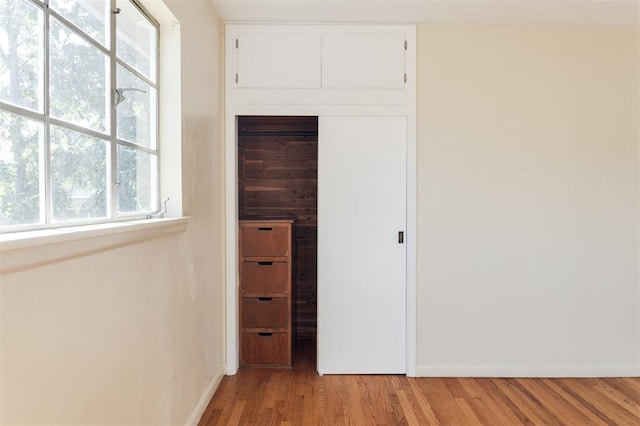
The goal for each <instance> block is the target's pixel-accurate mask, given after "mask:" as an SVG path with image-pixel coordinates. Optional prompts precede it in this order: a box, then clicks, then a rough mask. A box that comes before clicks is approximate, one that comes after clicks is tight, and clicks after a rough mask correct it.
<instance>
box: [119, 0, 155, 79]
mask: <svg viewBox="0 0 640 426" xmlns="http://www.w3.org/2000/svg"><path fill="white" fill-rule="evenodd" d="M116 4H117V7H118V9H120V13H119V14H117V15H116V16H117V17H116V24H117V29H116V40H117V41H116V43H117V56H118V58H120V59H122V60H123V61H124V62H126V63H127V64H128V65H130V66H131V67H133V68H135V69H136V70H137V71H139V72H140V73H141V74H142V75H144V76H145V77H147V78H148V79H149V80H151V81H152V82H154V83H155V82H156V66H157V65H156V56H157V39H158V32H157V29H156V27H155V26H154V25H153V24H152V23H151V22H150V21H149V19H148V18H147V17H146V16H145V15H143V14H142V12H140V10H139V9H138V8H137V7H136V6H135V5H134V4H133V2H132V1H131V0H118V1H117V2H116Z"/></svg>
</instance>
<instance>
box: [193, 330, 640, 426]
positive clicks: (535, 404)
mask: <svg viewBox="0 0 640 426" xmlns="http://www.w3.org/2000/svg"><path fill="white" fill-rule="evenodd" d="M199 424H200V425H250V424H251V425H438V424H439V425H520V424H525V425H531V424H535V425H559V424H560V425H561V424H564V425H588V424H608V425H640V379H637V378H614V379H474V378H408V377H405V376H392V375H389V376H362V375H348V376H323V377H320V376H318V374H317V373H316V370H315V347H314V346H313V342H311V341H306V342H304V341H302V342H299V344H298V347H297V350H296V357H295V361H294V368H293V369H292V370H287V369H244V370H240V371H239V373H238V374H237V375H235V376H227V377H225V378H224V379H223V380H222V383H221V384H220V387H219V388H218V390H217V392H216V394H215V395H214V397H213V399H212V400H211V402H210V403H209V406H208V407H207V409H206V411H205V413H204V415H203V417H202V419H201V420H200V423H199Z"/></svg>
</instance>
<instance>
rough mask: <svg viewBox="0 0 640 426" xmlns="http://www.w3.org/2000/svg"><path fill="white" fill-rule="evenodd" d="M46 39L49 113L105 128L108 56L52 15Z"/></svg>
mask: <svg viewBox="0 0 640 426" xmlns="http://www.w3.org/2000/svg"><path fill="white" fill-rule="evenodd" d="M49 40H50V42H49V43H50V46H49V50H50V63H49V79H50V81H49V96H50V104H51V106H50V109H51V116H52V117H55V118H57V119H60V120H64V121H67V122H69V123H73V124H76V125H78V126H81V127H86V128H88V129H91V130H95V131H98V132H107V129H108V127H109V124H108V121H109V119H108V117H109V116H108V114H107V111H108V110H109V104H108V99H109V97H108V96H107V85H108V81H109V58H108V57H107V56H105V55H104V54H103V53H102V52H100V51H99V50H98V49H96V48H95V47H93V46H91V45H90V44H89V43H87V42H86V41H84V40H83V39H82V38H81V37H79V36H78V35H76V34H75V33H73V31H71V30H70V29H68V28H67V27H66V26H65V25H63V24H62V23H60V22H58V21H57V20H56V19H53V18H52V19H51V20H50V30H49Z"/></svg>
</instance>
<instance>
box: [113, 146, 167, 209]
mask: <svg viewBox="0 0 640 426" xmlns="http://www.w3.org/2000/svg"><path fill="white" fill-rule="evenodd" d="M157 158H158V157H157V155H154V154H149V153H146V152H144V151H140V150H137V149H133V148H129V147H126V146H122V145H119V146H118V159H117V162H118V213H121V214H131V213H144V212H149V211H152V210H153V209H155V208H156V206H157V204H158V200H157V191H156V185H157V181H158V178H157V171H158V161H157Z"/></svg>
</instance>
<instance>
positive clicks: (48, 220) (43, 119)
mask: <svg viewBox="0 0 640 426" xmlns="http://www.w3.org/2000/svg"><path fill="white" fill-rule="evenodd" d="M24 1H26V2H28V3H30V4H32V5H33V6H35V7H37V8H39V9H41V10H42V11H43V13H44V31H43V37H44V40H43V46H44V50H43V57H44V58H43V61H44V83H43V85H42V88H41V90H43V93H42V96H43V113H39V112H34V111H31V110H29V109H26V108H22V107H19V106H15V105H12V104H8V103H5V102H2V101H0V111H2V112H7V113H10V114H14V115H17V116H20V117H23V118H26V119H29V120H33V121H37V122H39V123H42V124H43V125H44V132H43V139H44V141H43V146H42V151H43V152H41V153H40V156H41V158H44V167H42V166H40V170H39V172H40V182H41V185H40V190H39V193H40V194H39V195H40V200H41V201H40V204H39V216H40V221H39V223H36V224H25V225H8V226H0V234H2V233H13V232H19V231H32V230H40V229H49V228H66V227H73V226H81V225H92V224H100V223H110V222H121V221H129V220H139V219H148V218H151V217H154V216H155V214H156V213H157V212H159V211H160V207H161V206H160V194H161V192H160V191H161V185H160V184H161V182H160V179H161V170H160V165H161V154H160V146H161V143H160V142H161V141H160V128H159V122H160V57H159V56H160V24H159V23H158V21H157V20H156V19H155V18H154V17H153V15H152V14H151V13H149V12H148V11H147V9H146V8H145V7H144V6H143V5H142V4H141V3H140V2H139V1H137V0H127V1H129V2H130V3H131V4H132V5H133V6H134V7H135V8H137V9H138V10H139V11H140V12H141V13H142V15H143V16H144V17H145V18H146V19H147V20H148V21H149V23H151V25H153V26H154V27H155V28H156V51H155V55H156V58H155V76H156V82H155V83H154V82H153V81H152V80H150V79H149V78H147V77H146V76H144V75H143V74H142V73H140V72H139V71H137V70H136V69H135V68H134V67H132V66H131V65H129V64H127V63H126V62H124V61H123V60H122V59H120V58H118V57H117V42H116V36H117V35H116V30H117V21H116V20H117V12H116V8H117V6H116V0H110V5H109V10H110V12H111V13H110V14H109V23H108V25H109V34H108V39H109V48H106V47H105V46H103V45H102V44H100V43H99V42H98V41H96V40H94V39H93V38H92V37H91V36H90V35H89V34H87V33H86V32H84V31H83V30H81V29H80V28H79V27H77V26H76V25H74V24H73V23H71V22H70V21H68V20H67V19H66V18H65V17H64V16H62V15H60V14H59V13H57V12H56V11H55V10H51V8H50V7H49V6H48V3H49V0H24ZM51 18H55V19H56V20H57V21H58V22H60V23H61V24H63V25H64V26H65V27H66V28H67V29H68V30H69V31H71V32H73V33H74V34H76V35H77V36H79V37H80V38H82V40H83V41H85V42H87V43H89V44H90V45H91V46H92V47H94V48H96V49H98V50H99V51H100V52H101V53H103V54H105V55H106V57H107V61H109V64H108V66H109V69H110V80H109V82H108V84H109V94H110V96H109V97H108V98H107V100H108V104H109V107H110V108H109V110H108V112H107V114H108V115H109V117H110V120H109V126H108V129H107V133H100V132H97V131H94V130H91V129H87V128H84V127H82V126H78V125H75V124H72V123H69V122H66V121H63V120H59V119H56V118H53V117H51V116H50V108H49V106H50V91H49V81H50V80H49V60H50V58H49V56H50V55H49V31H50V28H49V27H50V22H51V21H50V20H51ZM118 65H120V66H121V67H122V68H124V69H125V70H127V71H128V72H130V73H132V74H133V75H134V76H136V77H137V78H139V79H140V80H142V81H143V82H145V83H146V84H148V85H149V86H150V87H151V88H153V89H155V90H156V94H157V97H156V102H155V111H154V113H155V117H156V120H155V122H156V128H155V135H156V136H155V137H156V140H155V148H154V149H151V148H148V147H145V146H142V145H137V144H135V143H131V142H128V141H124V140H121V139H118V135H117V109H116V108H115V107H114V94H115V89H116V88H117V82H116V78H117V66H118ZM51 125H55V126H56V127H60V128H63V129H68V130H72V131H74V132H78V133H81V134H84V135H86V136H89V137H92V138H95V139H99V140H102V141H105V142H106V143H107V144H108V148H107V150H108V154H107V162H108V167H109V173H108V180H107V188H105V189H106V191H107V194H108V195H107V217H102V218H95V219H82V220H69V221H60V222H53V221H52V217H51V216H52V206H51V203H52V191H51V173H50V164H49V163H50V152H49V146H50V131H49V129H50V126H51ZM118 146H123V147H127V148H132V149H134V150H136V151H140V152H145V153H147V154H150V155H155V156H156V170H155V176H152V181H153V179H154V178H155V182H154V183H155V190H156V191H155V192H156V193H155V194H154V196H155V203H154V205H153V206H152V208H153V210H151V211H144V212H135V213H119V212H118V202H117V200H118V182H117V177H118V164H117V150H118Z"/></svg>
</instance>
